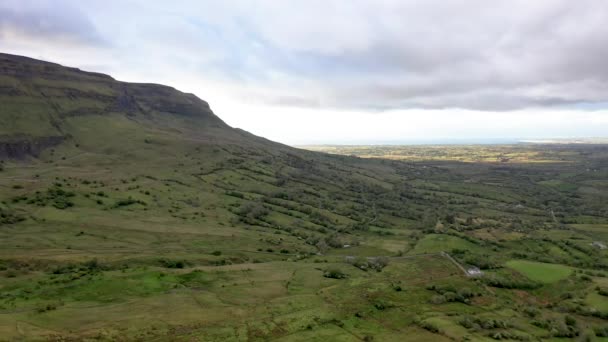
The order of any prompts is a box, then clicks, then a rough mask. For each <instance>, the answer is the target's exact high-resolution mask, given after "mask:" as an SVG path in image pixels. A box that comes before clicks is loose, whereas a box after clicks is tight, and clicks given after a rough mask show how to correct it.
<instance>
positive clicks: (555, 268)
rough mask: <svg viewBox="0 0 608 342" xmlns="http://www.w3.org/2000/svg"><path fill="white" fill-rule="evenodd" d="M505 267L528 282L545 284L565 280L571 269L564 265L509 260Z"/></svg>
mask: <svg viewBox="0 0 608 342" xmlns="http://www.w3.org/2000/svg"><path fill="white" fill-rule="evenodd" d="M505 265H506V266H507V267H509V268H512V269H514V270H516V271H517V272H519V273H521V274H523V275H525V276H526V277H528V278H529V279H530V280H534V281H538V282H541V283H545V284H550V283H554V282H557V281H559V280H562V279H564V278H567V277H568V276H569V275H570V274H571V273H572V269H571V268H569V267H567V266H564V265H558V264H547V263H541V262H534V261H527V260H509V261H508V262H506V263H505Z"/></svg>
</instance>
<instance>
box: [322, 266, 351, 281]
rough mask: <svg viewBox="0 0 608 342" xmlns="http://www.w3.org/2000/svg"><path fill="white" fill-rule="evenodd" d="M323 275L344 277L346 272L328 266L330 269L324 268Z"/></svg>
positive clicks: (326, 276) (334, 277)
mask: <svg viewBox="0 0 608 342" xmlns="http://www.w3.org/2000/svg"><path fill="white" fill-rule="evenodd" d="M323 276H324V277H325V278H332V279H344V278H346V274H345V273H344V272H342V271H340V270H339V269H337V268H330V269H327V270H325V272H323Z"/></svg>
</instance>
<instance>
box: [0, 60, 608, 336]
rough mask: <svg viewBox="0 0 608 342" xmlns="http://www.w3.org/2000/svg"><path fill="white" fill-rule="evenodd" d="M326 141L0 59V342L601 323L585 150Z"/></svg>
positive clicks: (474, 332) (593, 149)
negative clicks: (319, 144) (255, 130)
mask: <svg viewBox="0 0 608 342" xmlns="http://www.w3.org/2000/svg"><path fill="white" fill-rule="evenodd" d="M220 114H221V113H220ZM311 134H312V133H311ZM332 152H333V153H346V154H360V155H365V156H371V157H379V158H378V159H365V158H359V157H354V156H343V155H329V154H324V153H320V152H312V151H305V150H301V149H296V148H292V147H289V146H285V145H282V144H279V143H275V142H272V141H269V140H266V139H264V138H261V137H257V136H254V135H252V134H250V133H248V132H245V131H243V130H239V129H235V128H232V127H230V126H228V125H227V124H226V123H224V122H223V121H222V120H221V119H220V118H219V117H218V116H216V115H215V114H214V113H213V111H212V110H211V109H210V106H209V104H208V103H207V102H205V101H203V100H201V99H199V98H197V97H196V96H194V95H192V94H185V93H182V92H180V91H178V90H176V89H174V88H171V87H167V86H163V85H156V84H136V83H127V82H120V81H116V80H114V79H113V78H112V77H110V76H107V75H103V74H98V73H91V72H85V71H81V70H78V69H75V68H69V67H64V66H61V65H58V64H53V63H48V62H44V61H38V60H34V59H30V58H27V57H21V56H14V55H9V54H0V340H9V341H12V340H52V341H58V340H61V341H63V340H67V341H72V340H75V341H78V340H107V341H115V340H157V341H165V340H166V341H176V340H178V341H179V340H183V341H186V340H187V341H191V340H201V341H217V340H228V341H232V340H236V341H245V340H253V341H255V340H259V341H266V340H271V339H274V340H281V341H298V340H300V341H301V340H321V339H325V340H344V341H360V340H365V341H369V340H373V339H374V338H375V339H376V340H396V341H402V340H414V341H415V340H418V341H425V340H434V341H442V340H446V341H447V340H463V339H470V340H483V339H488V338H492V339H499V338H503V339H516V340H526V339H528V340H534V339H546V338H552V337H576V336H580V337H581V338H582V337H584V336H592V335H597V336H602V334H608V332H606V331H605V328H604V327H605V323H606V319H608V312H607V311H606V308H607V307H608V306H607V305H608V301H607V300H606V296H605V293H607V291H608V290H607V289H608V288H607V286H608V285H607V283H606V279H608V254H607V252H608V250H607V249H605V248H603V247H605V244H606V241H607V240H608V235H607V233H606V227H608V212H606V203H607V200H608V198H607V195H606V194H608V148H607V147H606V146H605V145H572V146H571V145H551V146H545V145H526V146H524V147H522V146H502V147H494V146H484V147H483V148H482V147H474V146H464V147H463V146H451V147H450V148H443V147H441V146H439V147H407V148H406V147H400V148H397V147H378V146H375V147H350V148H345V147H342V148H336V149H335V150H332ZM385 158H392V159H395V160H389V159H385ZM477 268H479V269H480V271H478V270H477ZM469 271H471V272H469ZM604 336H605V335H604Z"/></svg>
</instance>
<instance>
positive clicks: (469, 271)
mask: <svg viewBox="0 0 608 342" xmlns="http://www.w3.org/2000/svg"><path fill="white" fill-rule="evenodd" d="M482 274H483V272H482V271H481V270H480V269H479V267H475V266H473V267H469V268H468V269H467V275H469V276H471V277H475V276H480V275H482Z"/></svg>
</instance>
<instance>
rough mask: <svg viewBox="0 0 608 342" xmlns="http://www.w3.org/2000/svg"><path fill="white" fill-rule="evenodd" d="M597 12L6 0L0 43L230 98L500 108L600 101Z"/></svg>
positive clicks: (0, 9)
mask: <svg viewBox="0 0 608 342" xmlns="http://www.w3.org/2000/svg"><path fill="white" fill-rule="evenodd" d="M606 22H608V7H607V6H606V3H605V1H603V0H580V1H577V2H572V1H569V0H538V1H533V2H532V1H527V0H512V1H506V0H505V1H501V0H499V1H484V0H447V1H446V0H428V1H424V2H420V1H412V0H410V1H406V0H375V1H371V0H352V1H347V2H346V1H339V0H323V1H322V0H308V1H299V0H291V1H274V0H256V1H253V0H233V1H194V0H176V1H172V2H170V3H167V2H165V1H150V0H147V1H142V0H125V1H118V0H104V1H95V0H90V1H75V0H63V1H59V2H56V1H50V0H47V1H43V0H40V1H16V0H12V1H11V0H8V1H5V2H3V4H2V5H0V30H1V31H0V32H2V33H4V34H3V35H0V42H2V40H4V43H5V46H7V44H8V46H13V45H14V44H16V43H15V41H16V40H15V38H10V37H12V36H10V35H8V34H7V33H6V32H12V34H13V35H14V34H16V33H15V32H17V33H19V34H21V35H22V36H23V37H25V38H23V37H21V38H19V40H20V41H22V42H23V41H27V40H28V39H29V40H32V41H34V42H35V44H33V45H35V46H37V47H40V46H45V49H44V51H48V54H49V55H52V56H53V57H57V58H58V59H62V57H61V53H60V52H57V51H55V50H57V49H54V47H55V46H56V42H57V41H64V42H65V41H69V42H75V43H77V44H89V45H91V44H92V45H95V46H98V43H99V42H101V41H103V40H107V41H108V42H109V45H108V46H107V47H105V51H104V52H103V53H100V54H99V55H98V56H99V57H97V58H96V57H95V56H91V58H90V59H91V60H90V61H88V63H90V64H94V65H101V66H102V69H107V70H109V71H114V72H115V73H117V74H118V75H117V76H118V77H120V76H121V75H125V76H129V77H135V78H136V79H138V80H139V79H146V78H147V77H148V78H150V79H149V80H151V81H154V80H156V81H162V80H177V81H178V82H179V80H180V79H181V80H183V79H188V80H189V81H188V84H190V85H191V86H192V87H193V88H196V87H199V88H202V89H205V90H207V89H209V90H211V91H213V89H212V88H213V85H214V84H216V85H218V87H219V86H221V87H222V89H224V90H226V91H228V92H229V94H228V95H227V96H229V97H232V98H233V99H234V100H235V101H244V102H258V103H264V104H268V105H286V104H287V105H290V106H297V107H314V108H338V109H355V110H373V111H375V110H378V109H408V108H427V109H433V108H435V109H441V108H465V109H474V110H486V111H509V110H514V109H521V108H528V107H560V106H568V107H570V108H572V106H577V105H579V106H580V107H581V108H592V107H593V105H592V104H599V103H606V102H607V101H608V68H606V67H605V61H606V60H608V25H605V23H606ZM7 36H8V38H7ZM2 37H3V38H2ZM102 37H103V38H102ZM10 39H12V40H13V42H12V44H13V45H10V44H9V43H10V42H9V43H6V41H7V40H10ZM0 47H2V44H1V43H0ZM19 51H27V49H20V50H19ZM70 53H71V54H76V52H70ZM66 54H67V52H66ZM103 65H106V67H105V68H104V67H103ZM194 79H199V81H198V82H197V81H195V80H194ZM146 80H148V79H146ZM197 84H198V85H197ZM174 85H176V86H179V84H174ZM186 90H190V91H195V90H196V89H186ZM201 95H202V96H205V94H201ZM210 100H212V99H210Z"/></svg>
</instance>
